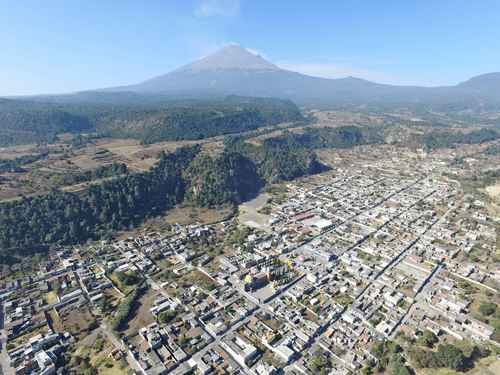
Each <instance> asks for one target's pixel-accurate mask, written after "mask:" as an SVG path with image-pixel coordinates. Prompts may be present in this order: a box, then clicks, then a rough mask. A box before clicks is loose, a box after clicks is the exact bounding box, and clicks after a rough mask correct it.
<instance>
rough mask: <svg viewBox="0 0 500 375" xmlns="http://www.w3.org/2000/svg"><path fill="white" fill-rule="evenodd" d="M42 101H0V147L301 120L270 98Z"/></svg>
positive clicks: (197, 135)
mask: <svg viewBox="0 0 500 375" xmlns="http://www.w3.org/2000/svg"><path fill="white" fill-rule="evenodd" d="M91 98H92V97H90V98H89V97H87V96H83V97H81V98H80V99H81V100H91ZM96 98H97V99H96ZM39 100H40V99H39ZM46 100H47V102H41V101H34V100H31V101H28V100H3V99H0V146H6V145H13V144H23V143H45V142H52V141H53V140H54V139H55V137H56V135H57V134H60V133H64V132H69V133H88V132H97V134H98V135H100V136H108V137H119V138H135V139H139V140H141V141H143V142H144V143H153V142H159V141H164V140H181V139H202V138H207V137H213V136H217V135H222V134H230V133H238V132H243V131H248V130H254V129H257V128H258V127H261V126H265V125H274V124H278V123H280V122H289V121H297V120H301V119H302V116H301V114H300V111H299V109H298V108H297V106H296V105H295V104H293V103H292V102H291V101H288V100H280V99H271V98H245V97H235V96H231V97H226V98H220V99H213V100H172V99H168V98H162V97H160V98H153V97H149V96H139V95H133V96H125V97H124V98H123V97H117V96H116V95H111V94H109V95H107V96H106V94H101V95H99V96H97V97H94V99H93V100H94V101H81V102H77V101H76V100H74V101H69V102H56V101H50V100H49V98H47V99H46ZM113 100H115V102H114V101H113Z"/></svg>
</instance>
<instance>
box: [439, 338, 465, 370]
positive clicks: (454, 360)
mask: <svg viewBox="0 0 500 375" xmlns="http://www.w3.org/2000/svg"><path fill="white" fill-rule="evenodd" d="M436 355H437V358H438V359H439V361H440V362H441V363H442V364H443V365H444V366H446V367H448V368H450V369H452V370H463V369H464V367H465V357H464V354H463V353H462V351H461V350H460V349H458V348H457V347H455V346H453V345H451V344H445V345H439V346H438V351H437V353H436Z"/></svg>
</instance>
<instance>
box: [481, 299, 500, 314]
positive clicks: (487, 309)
mask: <svg viewBox="0 0 500 375" xmlns="http://www.w3.org/2000/svg"><path fill="white" fill-rule="evenodd" d="M497 309H498V306H497V305H496V303H492V302H485V303H482V304H481V305H480V306H479V312H480V313H481V314H482V315H484V316H490V315H493V314H494V313H495V312H496V311H497Z"/></svg>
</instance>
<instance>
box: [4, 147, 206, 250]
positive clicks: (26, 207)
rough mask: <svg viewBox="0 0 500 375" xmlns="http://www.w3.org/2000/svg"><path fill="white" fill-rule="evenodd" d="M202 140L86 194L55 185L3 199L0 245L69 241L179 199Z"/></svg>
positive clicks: (126, 223) (120, 225)
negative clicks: (41, 192) (41, 191)
mask: <svg viewBox="0 0 500 375" xmlns="http://www.w3.org/2000/svg"><path fill="white" fill-rule="evenodd" d="M199 151H200V147H199V146H193V147H185V148H181V149H178V150H177V151H175V152H173V153H171V154H163V155H162V156H161V157H160V161H159V162H158V164H157V165H156V166H155V167H153V168H152V169H151V170H150V171H148V172H144V173H136V174H128V175H126V176H123V177H118V178H115V179H113V180H109V181H105V182H103V183H102V184H100V185H93V186H91V187H90V188H89V189H88V190H87V191H86V192H84V193H83V194H74V193H63V192H59V191H53V192H51V193H49V194H47V195H43V196H38V197H31V198H23V199H21V200H19V201H12V202H5V203H2V204H0V248H1V249H10V251H6V253H8V254H13V253H14V254H15V253H21V252H22V253H24V254H30V253H32V252H33V251H34V249H35V248H36V247H38V246H40V245H41V244H51V243H52V244H53V243H59V244H71V243H79V242H83V241H86V240H89V239H96V238H100V237H103V236H106V235H107V234H109V233H110V232H111V231H113V230H117V229H125V228H128V227H131V226H135V225H138V224H140V223H141V222H143V221H144V219H145V218H147V217H150V216H153V215H157V214H159V213H161V212H163V211H165V210H166V209H168V208H170V207H172V206H174V205H175V204H176V203H179V202H180V201H181V200H182V198H183V195H184V190H185V185H184V181H183V179H182V178H181V171H182V170H184V169H185V168H186V167H187V166H188V164H189V163H190V162H191V160H193V159H194V157H195V156H196V155H197V154H198V152H199Z"/></svg>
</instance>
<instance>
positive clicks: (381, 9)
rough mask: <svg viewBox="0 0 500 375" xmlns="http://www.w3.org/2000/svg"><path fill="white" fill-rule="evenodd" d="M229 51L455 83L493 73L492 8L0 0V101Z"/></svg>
mask: <svg viewBox="0 0 500 375" xmlns="http://www.w3.org/2000/svg"><path fill="white" fill-rule="evenodd" d="M228 43H239V44H241V45H243V46H245V47H247V48H250V49H253V50H255V51H258V52H259V53H261V54H262V55H263V56H264V57H266V58H267V59H269V60H270V61H272V62H274V63H276V64H278V65H280V66H282V67H285V68H288V69H291V70H296V71H300V72H303V73H307V74H311V75H317V76H323V77H331V78H336V77H342V76H348V75H352V76H357V77H361V78H366V79H370V80H374V81H378V82H383V83H394V84H419V85H427V86H429V85H446V84H455V83H457V82H460V81H463V80H466V79H468V78H470V77H471V76H474V75H478V74H482V73H486V72H492V71H500V1H489V0H481V1H472V0H467V1H465V0H464V1H461V0H455V1H447V0H440V1H435V0H420V1H410V0H408V1H406V0H404V1H401V0H384V1H372V0H365V1H357V0H346V1H342V0H324V1H322V0H314V1H298V0H297V1H294V0H272V1H271V0H239V1H238V0H177V1H173V0H172V1H170V0H144V1H139V0H49V1H42V0H38V1H36V0H9V1H7V0H0V51H1V52H0V95H22V94H35V93H59V92H70V91H77V90H84V89H92V88H99V87H108V86H115V85H123V84H130V83H135V82H139V81H142V80H145V79H147V78H150V77H152V76H155V75H159V74H163V73H166V72H168V71H170V70H172V69H174V68H176V67H178V66H180V65H183V64H185V63H188V62H190V61H192V60H193V59H196V58H199V57H201V56H204V55H206V54H208V53H210V52H212V51H214V50H216V49H217V48H219V47H222V46H224V45H225V44H228Z"/></svg>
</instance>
